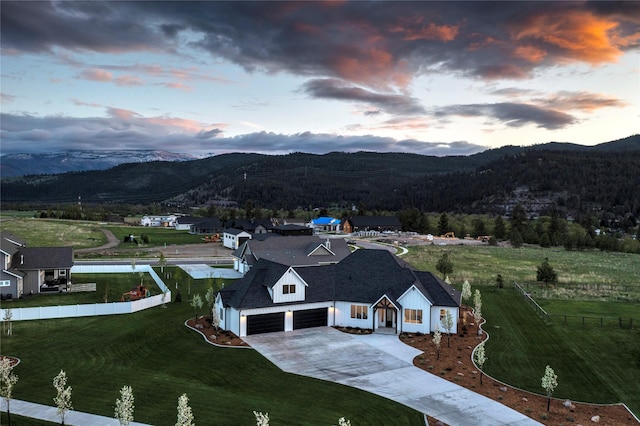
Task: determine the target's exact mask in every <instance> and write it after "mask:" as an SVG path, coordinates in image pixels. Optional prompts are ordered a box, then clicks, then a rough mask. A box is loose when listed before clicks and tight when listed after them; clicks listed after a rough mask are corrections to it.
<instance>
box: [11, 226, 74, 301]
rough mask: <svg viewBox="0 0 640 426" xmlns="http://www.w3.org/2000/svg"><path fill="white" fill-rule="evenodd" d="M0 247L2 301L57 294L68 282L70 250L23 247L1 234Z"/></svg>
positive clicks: (70, 261) (64, 248)
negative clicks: (31, 295) (9, 296)
mask: <svg viewBox="0 0 640 426" xmlns="http://www.w3.org/2000/svg"><path fill="white" fill-rule="evenodd" d="M0 247H1V248H0V254H1V255H2V277H1V278H0V292H1V293H2V298H6V297H7V296H8V295H11V297H12V298H19V297H22V296H23V295H25V294H36V293H41V292H46V291H58V290H60V289H61V288H62V286H65V285H66V284H67V283H68V282H69V281H70V279H71V267H72V266H73V248H72V247H26V243H25V242H24V241H23V240H21V239H19V238H16V237H15V236H13V235H11V234H10V233H8V232H5V231H3V232H2V233H1V234H0Z"/></svg>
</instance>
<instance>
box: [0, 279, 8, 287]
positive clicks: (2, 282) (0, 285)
mask: <svg viewBox="0 0 640 426" xmlns="http://www.w3.org/2000/svg"><path fill="white" fill-rule="evenodd" d="M10 286H11V281H9V280H2V281H0V287H10Z"/></svg>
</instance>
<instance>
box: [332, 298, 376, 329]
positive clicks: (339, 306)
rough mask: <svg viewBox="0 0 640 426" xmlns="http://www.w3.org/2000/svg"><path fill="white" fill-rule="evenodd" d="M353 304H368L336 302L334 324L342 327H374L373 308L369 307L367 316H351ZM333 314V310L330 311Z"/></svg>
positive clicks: (364, 304)
mask: <svg viewBox="0 0 640 426" xmlns="http://www.w3.org/2000/svg"><path fill="white" fill-rule="evenodd" d="M351 305H360V306H368V304H367V303H362V302H336V305H335V306H336V307H335V321H334V324H335V325H338V326H341V327H360V328H372V327H373V321H374V317H373V308H370V307H368V309H367V318H366V319H364V318H351ZM329 314H331V312H329Z"/></svg>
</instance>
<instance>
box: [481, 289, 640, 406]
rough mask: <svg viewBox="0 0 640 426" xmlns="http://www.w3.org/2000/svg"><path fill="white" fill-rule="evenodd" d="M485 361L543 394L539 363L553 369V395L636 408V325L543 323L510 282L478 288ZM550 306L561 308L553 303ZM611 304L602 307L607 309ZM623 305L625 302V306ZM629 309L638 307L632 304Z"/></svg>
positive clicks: (639, 386)
mask: <svg viewBox="0 0 640 426" xmlns="http://www.w3.org/2000/svg"><path fill="white" fill-rule="evenodd" d="M481 293H482V299H483V309H482V313H483V316H484V317H485V318H486V320H487V322H486V324H485V325H484V327H483V328H484V329H485V330H486V331H487V332H488V333H489V335H490V339H489V341H488V342H487V344H486V351H487V357H488V361H487V362H486V363H485V371H486V372H487V373H488V374H490V375H492V376H494V377H495V378H497V379H498V380H501V381H504V382H506V383H509V384H512V385H516V386H518V387H520V388H523V389H526V390H529V391H532V392H535V393H540V394H543V393H544V391H543V389H542V387H541V385H540V379H541V377H542V375H543V374H544V368H545V366H546V365H547V364H548V365H551V367H552V368H553V369H554V370H555V372H556V374H557V375H558V388H557V389H556V391H555V392H554V394H553V396H554V397H558V398H567V399H571V400H574V401H585V402H595V403H615V402H624V403H626V404H627V406H629V408H630V409H631V410H632V411H634V413H636V415H638V414H639V413H640V400H639V399H638V395H640V330H639V329H638V328H636V329H633V330H629V329H620V328H617V327H605V328H602V327H596V326H589V327H581V326H568V325H564V324H562V323H560V322H555V321H551V322H549V323H544V322H543V321H542V320H540V319H539V318H538V317H537V316H536V315H534V314H533V310H532V309H531V308H530V307H529V306H528V305H526V304H525V303H524V302H523V301H522V300H521V299H520V296H519V295H518V293H517V292H516V291H515V290H514V289H512V288H504V289H502V290H498V289H496V288H483V289H481ZM554 305H555V307H554V308H553V309H552V311H553V310H554V309H566V308H567V306H569V305H567V304H561V303H555V304H554ZM576 308H577V309H576V311H575V312H578V311H579V310H580V309H579V308H578V307H576ZM611 308H612V307H609V308H605V309H604V310H603V312H604V311H607V312H609V309H611ZM625 309H628V310H629V311H630V310H631V309H632V308H631V307H626V308H625ZM633 309H635V313H634V312H631V313H633V314H637V310H638V309H640V308H639V307H638V306H637V305H635V307H633Z"/></svg>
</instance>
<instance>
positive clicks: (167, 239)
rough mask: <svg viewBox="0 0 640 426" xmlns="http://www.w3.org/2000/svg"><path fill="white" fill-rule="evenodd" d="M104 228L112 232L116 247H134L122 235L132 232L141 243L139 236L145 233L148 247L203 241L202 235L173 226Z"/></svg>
mask: <svg viewBox="0 0 640 426" xmlns="http://www.w3.org/2000/svg"><path fill="white" fill-rule="evenodd" d="M105 229H108V230H110V231H111V232H113V235H115V236H116V237H117V238H118V240H119V241H120V245H119V246H118V248H127V247H134V246H133V245H132V244H131V243H125V242H123V241H124V237H126V236H129V235H131V234H133V235H134V236H135V237H136V239H137V240H138V242H139V243H142V241H141V239H140V236H141V235H146V236H147V237H148V238H149V244H147V245H148V246H149V247H155V246H164V245H165V244H166V245H173V244H178V245H180V244H198V243H203V244H204V242H203V240H202V235H193V234H189V231H176V230H175V229H174V228H160V227H151V226H106V227H105Z"/></svg>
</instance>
